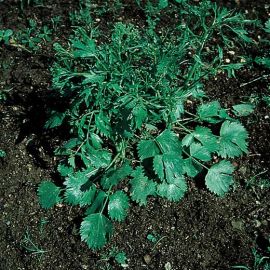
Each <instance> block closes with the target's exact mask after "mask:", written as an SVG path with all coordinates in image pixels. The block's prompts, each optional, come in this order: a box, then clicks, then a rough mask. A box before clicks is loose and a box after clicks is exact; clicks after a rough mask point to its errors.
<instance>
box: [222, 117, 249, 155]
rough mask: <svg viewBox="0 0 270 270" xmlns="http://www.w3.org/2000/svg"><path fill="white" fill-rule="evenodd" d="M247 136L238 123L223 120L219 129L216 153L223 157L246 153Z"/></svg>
mask: <svg viewBox="0 0 270 270" xmlns="http://www.w3.org/2000/svg"><path fill="white" fill-rule="evenodd" d="M247 138H248V133H247V131H246V129H245V128H244V127H243V126H242V125H241V124H240V123H237V122H230V121H225V122H224V123H223V124H222V126H221V129H220V139H219V145H220V148H219V150H218V154H219V155H220V156H221V157H223V158H226V157H230V158H232V157H238V156H241V155H242V153H243V152H244V153H247V152H248V149H247V145H248V144H247V141H246V140H247Z"/></svg>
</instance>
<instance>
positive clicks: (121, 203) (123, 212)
mask: <svg viewBox="0 0 270 270" xmlns="http://www.w3.org/2000/svg"><path fill="white" fill-rule="evenodd" d="M128 208H129V198H128V196H127V195H126V194H125V193H124V192H123V191H116V192H115V193H114V194H112V195H110V197H109V203H108V214H109V216H110V218H111V219H113V220H117V221H122V220H124V219H125V218H126V216H127V210H128Z"/></svg>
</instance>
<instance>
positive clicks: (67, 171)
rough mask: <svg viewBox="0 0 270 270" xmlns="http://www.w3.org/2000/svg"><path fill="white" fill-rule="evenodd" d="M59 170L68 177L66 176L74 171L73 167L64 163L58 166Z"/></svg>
mask: <svg viewBox="0 0 270 270" xmlns="http://www.w3.org/2000/svg"><path fill="white" fill-rule="evenodd" d="M57 171H58V172H59V173H60V175H61V176H63V177H66V176H68V175H70V174H72V173H73V172H74V171H73V168H72V167H69V166H66V165H64V164H59V165H58V166H57Z"/></svg>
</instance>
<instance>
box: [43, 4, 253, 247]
mask: <svg viewBox="0 0 270 270" xmlns="http://www.w3.org/2000/svg"><path fill="white" fill-rule="evenodd" d="M177 3H178V4H179V6H178V7H177V8H178V12H179V18H178V23H177V26H176V27H175V29H174V28H173V29H169V30H168V29H166V31H167V32H166V31H165V30H164V31H161V33H158V31H157V30H156V29H155V28H156V24H155V23H153V20H152V18H151V17H148V23H149V26H148V27H147V28H146V29H141V30H140V29H139V28H138V27H137V26H136V25H133V24H123V23H116V24H115V25H114V28H113V30H112V33H111V35H110V36H105V37H104V36H98V31H97V29H96V28H95V27H94V26H93V25H92V24H91V25H90V26H89V25H88V26H87V27H82V26H81V25H82V24H81V23H80V25H79V26H77V27H76V28H75V30H74V34H73V35H72V36H71V37H70V40H69V43H68V45H67V46H66V47H64V46H62V45H61V44H59V43H55V44H54V48H55V50H56V59H57V60H56V61H55V63H54V65H53V67H52V76H53V81H52V83H53V88H54V89H55V91H57V93H58V95H59V98H60V99H62V100H63V102H64V103H65V104H68V106H67V107H66V108H65V109H64V110H61V111H52V112H51V117H50V119H49V120H48V121H47V123H46V128H55V127H58V126H61V125H66V124H67V125H69V127H70V134H71V138H70V139H69V140H68V141H67V142H66V143H65V144H63V146H61V147H60V148H59V149H57V150H56V154H57V155H59V156H61V157H62V158H63V159H62V161H61V162H60V164H59V166H58V171H59V173H60V175H61V176H62V177H63V178H65V182H64V186H65V187H64V195H63V199H64V201H65V202H67V203H68V204H71V205H80V206H81V207H85V208H86V212H85V215H86V216H85V218H84V220H83V222H82V224H81V229H80V233H81V237H82V240H83V241H85V242H86V243H87V244H88V246H89V247H90V248H93V249H98V248H102V247H103V246H104V245H105V243H106V241H107V238H108V237H109V236H110V235H111V234H112V232H113V222H112V221H122V220H124V219H125V217H126V216H127V214H128V210H129V205H130V199H131V200H132V201H135V202H137V203H138V204H139V205H146V204H147V200H148V198H149V196H160V197H163V198H165V199H168V200H170V201H175V202H177V201H179V200H181V199H182V198H183V196H184V195H185V193H186V191H187V190H188V182H187V179H188V178H187V177H195V176H197V175H198V174H201V175H204V174H206V178H205V182H206V186H207V187H208V189H209V190H210V191H212V192H213V193H215V194H217V195H219V196H223V195H224V194H226V193H227V192H228V191H229V189H230V186H231V185H232V183H233V177H232V173H233V171H234V167H233V165H232V164H231V162H230V161H229V160H225V159H226V158H233V157H239V156H241V155H242V154H243V153H247V151H248V150H247V139H248V134H247V131H246V130H245V128H244V127H243V125H242V124H240V123H239V122H238V121H237V120H235V118H233V117H232V116H229V115H228V113H227V111H226V110H225V109H224V108H222V106H221V105H220V103H219V102H218V101H212V102H209V101H207V99H206V97H205V93H204V91H203V83H202V81H203V79H207V78H209V77H210V76H213V75H215V74H217V73H220V72H224V73H225V72H226V73H227V74H228V75H229V76H234V75H235V71H236V70H237V69H239V68H241V67H242V66H243V63H240V62H239V63H231V64H227V63H225V62H224V60H223V51H224V50H225V49H228V48H230V47H231V46H233V44H234V43H235V42H239V43H242V44H245V43H247V42H251V39H250V38H249V37H248V36H247V32H246V30H245V28H244V25H245V24H247V23H251V22H250V21H248V20H245V19H243V17H242V15H240V14H237V13H232V12H231V11H228V10H227V9H224V8H219V7H218V6H217V5H216V4H212V3H211V2H209V1H203V3H201V4H199V5H193V4H189V2H188V1H177ZM161 4H162V5H163V6H164V7H165V6H166V1H164V3H161ZM88 15H89V14H88ZM88 15H87V16H88ZM77 17H78V16H77ZM80 18H83V17H82V16H81V17H80ZM87 18H88V19H89V20H90V18H89V17H87ZM194 22H195V23H194ZM214 39H219V44H216V43H213V41H214ZM210 44H211V45H210ZM207 48H208V49H207ZM209 48H211V49H209ZM189 104H192V106H190V105H189ZM213 156H216V157H218V158H219V162H218V163H217V162H216V163H215V162H213ZM41 185H43V184H41ZM46 185H48V183H47V184H46ZM50 188H51V191H52V193H54V194H55V195H54V196H52V195H49V197H48V198H47V196H48V194H49V193H48V192H39V195H40V200H41V202H42V204H43V205H44V206H45V207H49V206H52V202H53V201H55V203H56V202H57V201H58V200H59V197H58V196H59V189H58V188H56V187H55V186H54V187H52V186H51V187H50ZM43 189H45V188H44V187H42V186H40V188H39V190H41V191H42V190H43ZM56 195H57V196H56ZM46 200H48V202H47V203H46Z"/></svg>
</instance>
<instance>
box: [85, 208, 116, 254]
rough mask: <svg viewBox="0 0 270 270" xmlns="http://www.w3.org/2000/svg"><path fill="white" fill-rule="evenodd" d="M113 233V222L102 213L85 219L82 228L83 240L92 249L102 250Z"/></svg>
mask: <svg viewBox="0 0 270 270" xmlns="http://www.w3.org/2000/svg"><path fill="white" fill-rule="evenodd" d="M112 231H113V225H112V222H111V221H110V220H109V219H108V218H106V217H105V216H104V215H103V214H100V213H97V214H91V215H89V216H87V217H85V218H84V220H83V222H82V224H81V228H80V234H81V238H82V240H83V241H85V242H86V243H87V245H88V246H89V247H90V248H92V249H100V248H102V247H103V246H104V245H105V244H106V243H107V238H108V236H110V235H111V234H112Z"/></svg>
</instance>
